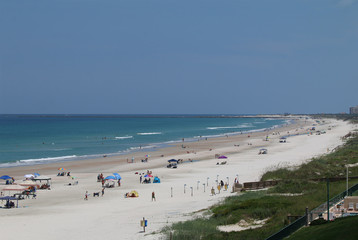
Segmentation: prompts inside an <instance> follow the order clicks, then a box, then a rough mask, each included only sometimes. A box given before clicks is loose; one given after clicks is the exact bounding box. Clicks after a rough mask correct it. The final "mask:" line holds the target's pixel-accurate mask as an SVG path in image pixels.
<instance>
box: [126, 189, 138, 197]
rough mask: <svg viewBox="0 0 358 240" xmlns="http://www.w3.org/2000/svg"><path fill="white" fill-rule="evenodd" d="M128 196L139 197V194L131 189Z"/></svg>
mask: <svg viewBox="0 0 358 240" xmlns="http://www.w3.org/2000/svg"><path fill="white" fill-rule="evenodd" d="M128 197H139V194H138V192H137V191H136V190H133V191H131V192H130V193H129V194H128Z"/></svg>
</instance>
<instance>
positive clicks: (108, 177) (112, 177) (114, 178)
mask: <svg viewBox="0 0 358 240" xmlns="http://www.w3.org/2000/svg"><path fill="white" fill-rule="evenodd" d="M109 179H113V180H116V177H115V176H107V177H106V178H105V179H104V180H109Z"/></svg>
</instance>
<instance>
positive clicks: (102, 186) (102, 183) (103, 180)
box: [102, 178, 104, 187]
mask: <svg viewBox="0 0 358 240" xmlns="http://www.w3.org/2000/svg"><path fill="white" fill-rule="evenodd" d="M103 186H104V179H103V178H102V187H103Z"/></svg>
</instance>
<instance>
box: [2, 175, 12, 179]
mask: <svg viewBox="0 0 358 240" xmlns="http://www.w3.org/2000/svg"><path fill="white" fill-rule="evenodd" d="M0 179H3V180H8V179H11V177H10V176H9V175H4V176H1V177H0Z"/></svg>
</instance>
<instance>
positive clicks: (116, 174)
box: [113, 173, 122, 180]
mask: <svg viewBox="0 0 358 240" xmlns="http://www.w3.org/2000/svg"><path fill="white" fill-rule="evenodd" d="M113 175H114V176H115V177H116V179H117V180H119V179H122V177H121V175H119V174H118V173H113Z"/></svg>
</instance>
